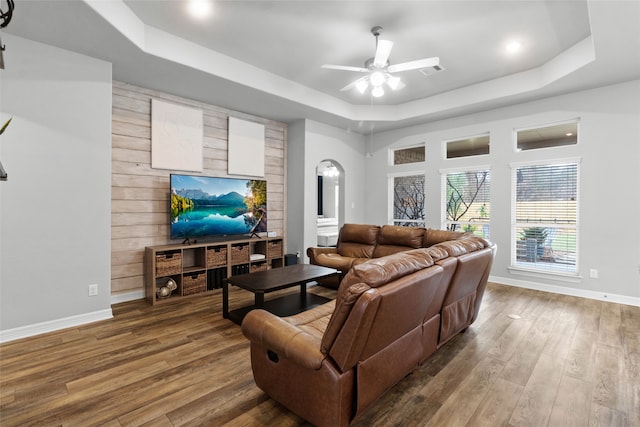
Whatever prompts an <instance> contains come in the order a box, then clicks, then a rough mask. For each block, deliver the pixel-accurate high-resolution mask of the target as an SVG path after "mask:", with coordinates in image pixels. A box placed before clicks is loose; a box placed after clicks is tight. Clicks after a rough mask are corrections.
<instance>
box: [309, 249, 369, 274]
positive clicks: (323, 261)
mask: <svg viewBox="0 0 640 427" xmlns="http://www.w3.org/2000/svg"><path fill="white" fill-rule="evenodd" d="M367 260H369V258H353V257H347V256H342V255H340V254H337V253H325V254H318V255H317V256H316V259H315V262H316V263H317V264H318V265H322V266H324V267H329V268H335V269H336V270H340V271H342V272H347V271H349V270H350V269H351V267H353V266H354V265H357V264H361V263H363V262H365V261H367Z"/></svg>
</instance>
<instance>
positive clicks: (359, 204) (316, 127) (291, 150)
mask: <svg viewBox="0 0 640 427" xmlns="http://www.w3.org/2000/svg"><path fill="white" fill-rule="evenodd" d="M288 134H289V142H288V151H287V167H288V170H287V188H288V195H287V197H288V201H287V206H288V215H287V218H288V222H289V224H288V227H287V242H288V243H287V251H288V252H290V253H296V252H298V251H299V252H300V257H301V259H300V262H308V258H307V257H306V250H307V248H308V247H310V246H317V235H316V231H317V230H316V218H317V194H316V193H317V181H316V180H317V178H316V176H317V175H316V167H317V166H318V164H319V163H320V162H321V161H323V160H326V159H332V160H335V161H336V162H337V163H338V164H339V165H340V167H341V168H342V169H343V170H344V173H342V174H341V177H340V191H341V192H344V193H343V194H341V196H342V197H341V203H342V205H343V206H344V218H340V221H341V224H343V223H348V222H353V223H362V222H363V221H364V218H365V215H364V203H365V192H366V191H368V186H365V179H364V178H365V140H364V137H363V136H362V135H358V134H354V133H350V132H347V131H345V130H343V129H338V128H336V127H333V126H329V125H326V124H323V123H319V122H315V121H312V120H304V121H298V122H295V123H292V124H290V126H289V133H288ZM296 216H299V217H298V218H296V219H294V218H292V217H296Z"/></svg>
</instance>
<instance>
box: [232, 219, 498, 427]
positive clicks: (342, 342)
mask: <svg viewBox="0 0 640 427" xmlns="http://www.w3.org/2000/svg"><path fill="white" fill-rule="evenodd" d="M358 227H360V226H358ZM365 227H371V226H365ZM348 228H350V229H353V228H352V227H348ZM384 228H385V227H382V229H384ZM350 231H351V230H348V232H350ZM396 231H397V232H401V231H398V230H396ZM411 233H414V231H411ZM451 233H452V232H447V231H437V230H433V231H432V232H431V237H429V236H427V237H425V236H424V232H423V236H422V239H423V240H422V242H423V244H426V245H428V247H426V248H419V249H409V250H406V251H400V252H397V251H396V253H392V254H390V255H386V256H380V257H377V258H367V260H366V261H362V262H361V260H360V258H364V257H359V256H357V257H348V258H356V259H358V263H356V262H355V260H353V263H352V265H353V267H351V268H350V269H349V270H348V272H347V274H346V275H345V276H344V278H343V280H342V282H341V284H340V287H339V289H338V294H337V297H336V299H335V300H333V301H331V302H328V303H326V304H323V305H321V306H318V307H315V308H313V309H311V310H308V311H305V312H302V313H300V314H297V315H294V316H290V317H285V318H280V317H277V316H275V315H273V314H271V313H269V312H267V311H264V310H253V311H251V312H249V313H248V314H247V316H246V317H245V319H244V322H243V323H242V331H243V333H244V334H245V336H246V337H247V338H248V339H249V340H250V341H251V366H252V369H253V375H254V379H255V381H256V384H257V385H258V387H259V388H261V389H262V390H264V391H265V392H266V393H267V394H268V395H269V396H271V397H272V398H273V399H275V400H276V401H278V402H280V403H282V404H283V405H284V406H286V407H287V408H289V409H290V410H291V411H293V412H295V413H296V414H298V415H299V416H301V417H302V418H304V419H306V420H308V421H309V422H311V423H312V424H314V425H317V426H346V425H349V424H350V423H351V422H352V421H353V420H354V419H355V418H356V417H357V416H358V415H360V414H362V412H363V411H365V410H366V409H367V408H368V407H369V406H371V405H372V404H373V403H374V402H375V401H376V400H377V399H378V398H379V397H380V396H381V395H382V394H384V393H385V392H386V391H387V390H388V389H389V388H391V387H392V386H393V385H394V384H396V383H397V382H398V381H400V380H401V379H402V378H404V377H405V376H406V375H407V374H409V373H410V372H412V371H413V370H414V369H415V368H416V367H418V365H419V364H420V363H421V362H423V361H424V360H425V359H427V358H428V357H429V356H430V355H431V354H432V353H433V352H435V351H436V350H437V349H438V348H439V347H441V346H442V345H444V344H445V343H446V342H447V341H449V340H450V339H451V338H453V337H454V336H455V335H457V334H458V333H459V332H461V331H463V330H465V329H466V328H467V327H468V326H469V325H471V323H473V322H474V321H475V319H476V317H477V316H478V311H479V309H480V302H481V300H482V295H483V293H484V290H485V286H486V283H487V279H488V277H489V272H490V270H491V265H492V262H493V259H494V256H495V250H496V247H495V245H493V244H491V243H490V242H488V241H487V240H485V239H482V238H479V237H476V236H473V235H471V234H463V233H453V234H451ZM347 234H349V233H346V234H345V233H344V230H343V232H342V233H341V237H342V240H343V242H344V241H346V239H345V235H347ZM383 234H384V233H383ZM427 234H429V231H427ZM444 236H448V237H451V238H452V239H450V240H443V241H439V242H438V241H436V240H438V239H435V240H431V238H436V237H438V238H441V237H444ZM369 237H370V236H369ZM376 238H377V237H376ZM385 239H386V234H385ZM378 241H379V240H378ZM382 241H383V242H394V243H397V241H395V240H382ZM350 242H351V243H355V242H353V241H350ZM368 242H371V240H368ZM430 243H432V244H431V245H429V244H430ZM356 244H362V245H364V244H363V243H356ZM385 244H386V243H385ZM369 246H371V245H369ZM373 246H374V248H373V250H372V249H371V248H368V249H367V251H368V252H362V253H369V254H373V253H378V254H380V255H381V254H383V252H382V251H386V250H387V249H389V248H384V249H380V248H376V247H375V246H377V245H373ZM389 246H401V245H395V244H389ZM339 247H340V245H339V246H338V248H339ZM352 248H353V250H354V251H357V247H356V246H355V245H353V246H352ZM361 249H363V250H364V248H362V247H361ZM376 249H377V250H378V252H376ZM338 250H339V249H338ZM336 253H337V252H336ZM351 253H352V254H353V253H356V254H357V252H351ZM336 259H337V258H336ZM342 261H344V262H350V261H349V260H342Z"/></svg>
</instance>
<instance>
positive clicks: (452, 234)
mask: <svg viewBox="0 0 640 427" xmlns="http://www.w3.org/2000/svg"><path fill="white" fill-rule="evenodd" d="M466 234H471V233H464V232H460V231H449V230H438V229H436V228H428V229H427V230H426V231H425V233H424V239H423V240H422V247H424V248H428V247H429V246H433V245H435V244H436V243H441V242H447V241H450V240H458V239H459V238H461V237H462V236H464V235H466Z"/></svg>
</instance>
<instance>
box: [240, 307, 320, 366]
mask: <svg viewBox="0 0 640 427" xmlns="http://www.w3.org/2000/svg"><path fill="white" fill-rule="evenodd" d="M242 333H243V334H244V336H245V337H247V338H248V339H249V341H251V342H252V343H254V344H258V345H260V346H261V347H264V348H267V349H269V350H271V351H273V352H274V353H276V354H279V355H282V356H284V357H286V358H287V359H289V360H290V361H292V362H294V363H296V364H298V365H300V366H303V367H305V368H308V369H314V370H315V369H320V367H321V366H322V361H323V360H324V359H325V357H326V356H325V355H324V354H322V352H321V351H320V341H319V340H318V338H316V337H314V336H312V335H310V334H308V333H306V332H305V331H303V330H302V329H300V328H299V327H298V326H295V325H292V324H290V323H288V322H287V321H285V320H283V319H281V318H280V317H278V316H276V315H274V314H271V313H269V312H268V311H265V310H260V309H257V310H251V311H250V312H249V313H247V315H246V316H245V318H244V320H243V321H242Z"/></svg>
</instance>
